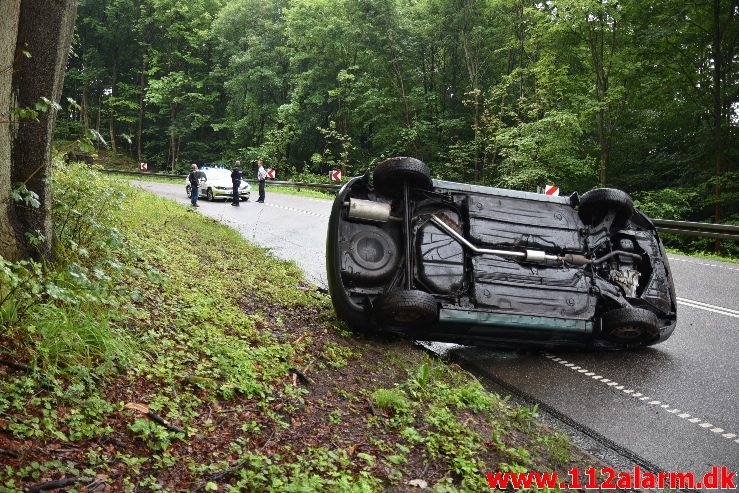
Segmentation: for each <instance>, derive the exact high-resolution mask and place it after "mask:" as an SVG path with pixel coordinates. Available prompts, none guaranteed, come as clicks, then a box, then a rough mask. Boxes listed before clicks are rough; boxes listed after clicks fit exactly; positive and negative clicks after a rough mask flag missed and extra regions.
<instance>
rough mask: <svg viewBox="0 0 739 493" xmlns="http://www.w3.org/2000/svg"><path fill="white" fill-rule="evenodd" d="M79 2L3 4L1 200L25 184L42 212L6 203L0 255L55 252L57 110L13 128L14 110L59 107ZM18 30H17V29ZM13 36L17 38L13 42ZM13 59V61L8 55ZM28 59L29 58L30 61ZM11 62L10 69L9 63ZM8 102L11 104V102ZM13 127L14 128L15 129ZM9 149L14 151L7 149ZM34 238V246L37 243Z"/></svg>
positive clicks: (0, 224)
mask: <svg viewBox="0 0 739 493" xmlns="http://www.w3.org/2000/svg"><path fill="white" fill-rule="evenodd" d="M76 8H77V3H76V0H21V1H20V2H18V1H17V0H15V1H13V0H5V1H4V2H3V3H2V7H1V9H2V11H1V13H2V14H6V15H7V16H6V15H2V16H1V17H2V18H3V21H2V22H3V24H4V26H3V27H7V28H8V30H7V31H6V30H5V29H3V30H2V31H1V33H2V34H0V37H2V38H1V39H2V43H1V44H2V46H3V49H2V52H1V53H2V55H0V56H1V57H2V66H0V70H2V71H3V72H4V73H7V72H8V71H10V76H7V75H4V76H3V78H2V79H0V81H1V85H0V103H2V104H3V106H2V108H0V113H2V114H3V115H5V117H4V118H3V121H4V123H3V124H2V127H0V134H2V135H3V136H2V138H1V139H2V140H1V141H0V142H1V143H0V152H3V155H2V156H0V170H1V171H0V176H4V177H8V176H9V178H10V179H9V180H4V181H2V182H0V187H1V188H4V191H3V192H2V193H1V194H0V199H5V200H6V201H7V200H8V198H9V197H11V193H9V190H10V189H11V187H13V186H15V184H18V183H21V184H23V185H24V186H25V188H27V189H28V190H29V191H30V192H33V193H35V194H36V195H37V196H38V200H39V204H38V207H31V206H29V205H27V204H25V203H22V202H21V203H19V202H10V203H8V202H5V203H4V204H3V207H4V208H5V211H4V212H9V214H8V216H7V220H3V221H2V222H0V228H2V229H0V238H2V240H1V241H0V249H1V250H0V255H2V256H3V257H6V258H21V257H27V256H31V255H35V256H40V257H50V256H51V254H52V252H53V249H52V247H53V241H52V240H53V231H52V225H51V190H50V188H49V182H48V178H49V176H50V174H51V141H52V134H53V129H54V120H55V117H56V110H55V108H54V106H53V105H49V106H48V107H47V111H42V112H40V113H39V114H38V118H37V120H36V121H19V122H12V123H11V122H10V118H9V117H10V116H11V115H12V114H13V113H14V108H13V107H12V106H10V105H8V104H6V103H9V102H10V98H12V100H13V101H14V102H15V104H17V106H18V107H20V108H29V107H31V108H32V107H34V106H35V105H36V104H37V103H38V102H39V101H41V100H42V98H46V99H47V100H48V101H50V102H57V101H59V98H60V97H61V92H62V86H63V81H64V71H65V68H66V60H67V53H68V52H69V46H70V43H71V38H72V33H73V30H74V19H75V13H76ZM16 27H17V29H16ZM14 33H15V36H14ZM10 50H13V57H12V59H10V60H9V58H8V54H9V51H10ZM29 55H30V58H29ZM9 61H10V62H11V63H10V64H8V62H9ZM8 96H10V98H9V97H8ZM14 127H15V128H14ZM8 143H10V145H9V146H8ZM33 238H35V240H34V239H33Z"/></svg>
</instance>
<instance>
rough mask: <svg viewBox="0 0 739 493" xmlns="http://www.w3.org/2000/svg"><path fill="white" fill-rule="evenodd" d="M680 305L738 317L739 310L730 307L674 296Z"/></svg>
mask: <svg viewBox="0 0 739 493" xmlns="http://www.w3.org/2000/svg"><path fill="white" fill-rule="evenodd" d="M675 299H676V300H677V302H678V304H680V305H685V306H689V307H691V308H698V309H699V310H706V311H708V312H713V313H718V314H720V315H726V316H727V317H734V318H739V310H733V309H731V308H724V307H723V306H716V305H711V304H709V303H703V302H702V301H695V300H689V299H687V298H679V297H677V298H675Z"/></svg>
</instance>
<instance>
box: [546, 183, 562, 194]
mask: <svg viewBox="0 0 739 493" xmlns="http://www.w3.org/2000/svg"><path fill="white" fill-rule="evenodd" d="M544 193H545V194H546V195H559V187H555V186H554V185H547V186H545V187H544Z"/></svg>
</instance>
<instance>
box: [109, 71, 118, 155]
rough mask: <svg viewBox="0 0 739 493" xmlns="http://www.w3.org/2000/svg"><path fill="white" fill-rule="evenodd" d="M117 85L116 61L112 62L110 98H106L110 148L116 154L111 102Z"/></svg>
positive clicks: (113, 114) (114, 96)
mask: <svg viewBox="0 0 739 493" xmlns="http://www.w3.org/2000/svg"><path fill="white" fill-rule="evenodd" d="M117 85H118V63H117V61H114V62H113V83H112V85H111V88H110V99H109V100H108V104H110V108H109V113H108V130H109V133H110V150H111V151H113V154H116V153H117V152H118V146H117V145H116V143H115V107H114V106H113V104H114V103H115V98H116V96H117V95H118V91H117V90H116V86H117Z"/></svg>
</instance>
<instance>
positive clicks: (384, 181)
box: [374, 157, 433, 196]
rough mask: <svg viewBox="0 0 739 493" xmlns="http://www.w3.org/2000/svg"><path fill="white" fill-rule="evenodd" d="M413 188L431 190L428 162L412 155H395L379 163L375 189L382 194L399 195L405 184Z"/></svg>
mask: <svg viewBox="0 0 739 493" xmlns="http://www.w3.org/2000/svg"><path fill="white" fill-rule="evenodd" d="M404 183H407V184H408V185H409V186H410V187H411V188H416V189H421V190H431V189H432V188H433V183H432V181H431V169H430V168H429V167H428V165H427V164H426V163H424V162H423V161H421V160H419V159H415V158H412V157H393V158H390V159H386V160H384V161H382V162H381V163H380V164H378V165H377V167H376V168H375V173H374V184H375V189H377V191H379V192H380V193H382V194H385V195H391V196H399V195H401V194H402V193H403V184H404Z"/></svg>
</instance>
